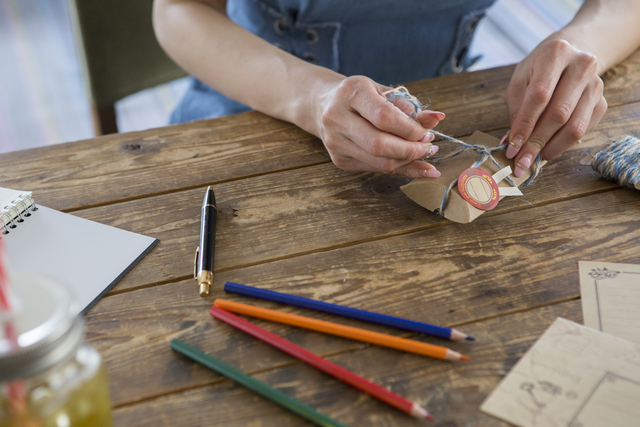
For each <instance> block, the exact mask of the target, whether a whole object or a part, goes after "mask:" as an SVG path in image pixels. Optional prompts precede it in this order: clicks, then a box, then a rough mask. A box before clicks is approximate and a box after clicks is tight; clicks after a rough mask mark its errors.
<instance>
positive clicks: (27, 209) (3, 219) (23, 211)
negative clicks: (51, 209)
mask: <svg viewBox="0 0 640 427" xmlns="http://www.w3.org/2000/svg"><path fill="white" fill-rule="evenodd" d="M37 210H38V207H37V206H36V202H35V201H34V200H33V197H31V196H30V195H28V194H21V195H19V196H18V198H17V199H14V200H12V201H11V202H9V204H7V205H5V206H3V207H2V208H1V209H0V227H2V229H1V230H0V235H3V234H9V230H10V229H14V228H16V227H18V226H17V225H16V223H21V222H24V218H26V217H30V216H31V212H35V211H37Z"/></svg>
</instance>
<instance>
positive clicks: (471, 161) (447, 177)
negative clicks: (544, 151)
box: [400, 131, 546, 223]
mask: <svg viewBox="0 0 640 427" xmlns="http://www.w3.org/2000/svg"><path fill="white" fill-rule="evenodd" d="M445 143H447V142H445ZM466 143H467V144H472V145H479V146H484V147H489V148H491V147H496V146H498V144H499V143H500V140H499V139H497V138H494V137H493V136H491V135H487V134H485V133H482V132H479V131H476V132H474V133H473V135H471V137H470V138H469V139H468V140H467V141H466ZM461 149H464V147H461ZM482 156H483V155H482V153H479V152H478V151H477V150H474V149H467V150H465V151H464V152H462V153H460V154H458V155H456V156H454V157H451V158H448V159H442V160H441V161H439V162H438V163H437V167H438V170H439V171H440V173H441V176H440V177H439V178H417V179H414V180H413V181H411V182H410V183H409V184H407V185H404V186H402V187H400V189H401V190H402V191H403V192H404V193H405V194H406V195H407V196H408V197H409V198H410V199H411V200H413V201H414V202H416V203H417V204H419V205H420V206H422V207H425V208H427V209H429V210H430V211H432V212H439V213H440V215H442V216H444V217H445V218H446V219H448V220H451V221H454V222H459V223H468V222H471V221H473V220H474V219H476V218H477V217H479V216H480V215H482V213H483V212H484V211H485V210H489V209H493V208H494V207H495V206H496V205H497V203H498V201H499V200H502V199H503V198H504V197H505V196H506V195H522V193H520V192H519V191H518V190H517V189H516V187H515V186H514V185H512V184H511V183H510V182H509V181H511V182H513V183H515V184H516V185H517V186H518V187H520V186H521V185H522V184H523V183H525V182H526V181H527V180H528V179H529V177H530V176H531V175H532V173H534V172H533V171H534V170H535V168H534V167H531V168H530V169H529V170H527V172H526V173H525V174H524V175H523V176H521V177H520V178H516V177H515V176H514V175H512V174H510V171H509V173H508V175H509V176H508V178H510V179H507V178H505V179H503V178H502V176H504V175H506V174H507V171H503V172H502V173H500V171H501V170H502V169H503V168H506V167H511V165H512V164H513V160H509V159H507V157H506V156H505V150H496V151H493V152H492V153H491V156H493V159H495V161H496V162H497V163H498V164H499V165H500V167H498V166H496V164H495V163H494V162H493V161H492V160H491V158H490V157H488V158H487V159H485V160H484V161H483V162H482V163H481V164H480V165H477V166H474V165H475V163H476V162H477V161H478V160H480V159H482ZM544 163H546V162H541V164H540V167H541V166H542V165H543V164H544ZM470 168H479V169H482V170H483V171H484V172H488V173H480V175H478V176H477V177H476V178H477V179H469V176H470V175H473V174H477V173H478V170H477V169H476V170H471V171H469V169H470ZM465 171H466V172H465ZM463 172H465V174H464V175H463V176H462V179H460V180H459V178H461V175H462V174H463ZM480 172H482V171H480ZM501 175H502V176H501ZM487 176H488V177H489V180H488V182H487V181H486V179H485V178H486V177H487ZM491 176H494V178H497V179H494V180H493V182H491V181H492V179H491V178H490V177H491ZM456 180H459V182H462V183H464V184H467V185H466V187H465V186H463V192H464V193H465V195H464V197H463V195H462V194H461V192H460V189H459V185H458V183H456V185H453V186H452V187H451V189H450V190H449V194H448V196H447V199H446V203H445V204H444V205H445V208H444V212H440V210H441V208H442V205H443V198H444V195H445V192H446V191H447V188H448V187H449V186H450V184H451V183H452V182H454V181H456ZM470 187H473V188H470ZM467 190H469V191H467ZM476 190H477V191H476ZM465 198H466V199H465ZM468 200H469V201H468ZM474 205H475V206H474ZM476 206H479V207H482V208H479V207H476Z"/></svg>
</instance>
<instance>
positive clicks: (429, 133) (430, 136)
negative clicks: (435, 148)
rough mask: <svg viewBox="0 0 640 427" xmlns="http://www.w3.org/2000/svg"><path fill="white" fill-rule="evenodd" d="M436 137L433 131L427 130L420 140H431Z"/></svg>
mask: <svg viewBox="0 0 640 427" xmlns="http://www.w3.org/2000/svg"><path fill="white" fill-rule="evenodd" d="M435 138H436V136H435V135H434V134H432V133H431V132H427V133H425V134H424V135H422V138H420V142H431V141H433V140H434V139H435Z"/></svg>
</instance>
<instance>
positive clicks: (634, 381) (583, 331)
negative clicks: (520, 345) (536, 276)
mask: <svg viewBox="0 0 640 427" xmlns="http://www.w3.org/2000/svg"><path fill="white" fill-rule="evenodd" d="M480 409H481V410H482V411H483V412H485V413H487V414H489V415H493V416H495V417H497V418H500V419H502V420H505V421H508V422H510V423H513V424H515V425H517V426H521V427H535V426H544V427H611V426H616V427H637V426H638V425H639V420H640V345H638V344H634V343H631V342H628V341H625V340H622V339H620V338H617V337H614V336H611V335H608V334H604V333H602V332H599V331H596V330H594V329H591V328H587V327H586V326H582V325H579V324H577V323H574V322H571V321H569V320H566V319H562V318H558V319H556V321H555V322H554V323H553V324H552V325H551V326H550V327H549V329H547V331H546V332H545V333H544V334H543V335H542V336H541V337H540V339H539V340H538V341H537V342H536V343H535V344H534V345H533V346H532V347H531V348H530V349H529V351H527V353H526V354H525V355H524V356H523V357H522V359H520V361H518V363H517V364H516V365H515V366H514V367H513V369H512V370H511V372H510V373H509V374H508V375H507V376H506V377H505V378H504V379H503V380H502V382H500V385H499V386H498V387H497V388H496V389H495V390H494V391H493V393H492V394H491V395H490V396H489V397H488V398H487V399H486V400H485V401H484V403H483V404H482V406H481V408H480Z"/></svg>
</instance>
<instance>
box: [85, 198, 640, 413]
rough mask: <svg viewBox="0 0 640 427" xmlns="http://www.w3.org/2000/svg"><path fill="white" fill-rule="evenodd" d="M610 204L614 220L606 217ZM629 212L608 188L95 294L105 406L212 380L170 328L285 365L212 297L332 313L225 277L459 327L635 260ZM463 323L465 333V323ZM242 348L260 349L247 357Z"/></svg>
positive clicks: (232, 353) (334, 348)
mask: <svg viewBox="0 0 640 427" xmlns="http://www.w3.org/2000/svg"><path fill="white" fill-rule="evenodd" d="M612 208H613V209H615V210H616V212H617V214H616V215H609V214H608V212H609V211H610V210H611V209H612ZM638 212H640V197H639V196H638V194H637V192H635V191H631V190H617V191H612V192H607V193H602V194H596V195H593V196H590V197H584V198H578V199H571V200H567V201H564V202H561V203H556V204H554V205H551V206H543V207H540V208H534V209H529V210H526V211H522V212H520V211H517V212H511V213H507V214H503V215H496V216H492V217H486V218H483V217H480V218H479V219H478V220H476V221H475V222H474V223H472V224H471V225H470V226H467V227H461V226H459V225H457V224H449V225H447V226H443V227H439V228H436V229H429V230H425V231H422V232H417V233H411V234H406V235H401V236H397V237H393V238H388V239H384V240H377V241H373V242H368V243H364V244H361V245H356V246H351V247H347V248H342V249H338V250H334V251H329V252H323V253H315V254H310V255H306V256H299V257H295V258H291V259H287V260H282V261H278V262H271V263H267V264H261V265H257V266H254V267H250V268H244V269H239V270H232V271H227V272H223V273H220V274H217V275H216V276H215V277H214V279H215V284H214V287H213V290H212V296H211V297H210V298H208V299H202V298H200V297H199V296H198V295H197V292H196V286H195V283H194V281H193V280H192V279H191V280H185V281H183V282H179V283H169V284H166V285H160V286H155V287H151V288H146V289H141V290H139V291H134V292H127V293H123V294H119V295H115V296H112V297H107V298H105V299H103V301H101V302H100V304H98V305H97V306H96V307H95V308H94V309H92V310H91V311H90V312H89V313H88V315H87V319H88V322H87V328H88V333H89V337H90V338H91V340H92V342H93V343H94V345H95V346H96V347H97V348H98V349H99V350H100V351H101V352H102V354H103V355H104V356H105V358H106V361H107V366H108V368H109V374H110V378H111V381H112V384H113V385H114V388H113V399H114V403H115V404H117V405H121V404H124V403H127V402H131V401H137V400H140V399H146V398H148V397H149V396H155V395H157V394H165V393H171V392H175V391H178V390H181V389H184V388H189V387H194V386H199V385H202V383H201V381H204V382H205V383H206V382H207V381H211V378H212V377H209V378H205V377H197V378H194V377H192V376H190V375H185V374H184V373H183V372H181V371H176V370H174V367H173V364H174V363H175V362H174V361H173V358H172V357H171V356H170V351H169V349H168V346H167V344H168V342H169V340H170V339H171V338H174V337H176V336H178V335H180V336H187V337H189V339H190V340H191V342H197V343H199V344H200V346H201V347H203V348H207V349H208V350H209V349H211V350H212V349H215V350H216V351H217V352H218V354H220V355H224V356H225V357H229V358H233V359H234V360H236V361H237V362H236V363H237V365H238V367H239V368H240V369H243V370H245V371H250V372H254V371H259V370H262V369H267V368H271V367H273V366H278V365H280V364H282V363H285V362H284V359H283V358H282V356H280V355H278V354H277V353H274V352H269V351H268V349H264V346H259V345H257V344H256V343H255V341H253V340H249V341H247V340H243V339H242V337H241V335H242V334H240V335H238V333H233V332H230V331H229V330H228V329H220V328H219V327H217V326H216V323H217V322H214V321H212V320H211V319H210V317H209V314H208V308H209V307H210V305H211V304H212V302H213V300H214V298H217V297H227V298H228V299H232V300H240V301H244V302H250V303H253V304H257V305H262V306H267V307H278V308H279V309H284V310H286V311H292V312H296V313H299V314H300V313H303V314H306V315H312V316H313V317H318V318H325V319H329V318H332V317H331V316H329V315H323V314H316V313H312V314H309V312H306V311H305V310H300V309H292V308H289V307H285V308H283V307H280V306H277V305H275V304H270V303H264V302H261V301H256V300H251V299H246V298H244V299H243V298H241V297H237V296H229V295H225V294H224V293H223V292H222V284H223V283H224V281H226V280H229V281H235V282H239V283H245V284H250V285H254V286H260V287H264V288H269V289H274V290H279V291H284V292H291V293H295V294H297V295H302V296H307V297H311V298H316V299H320V300H325V301H330V302H337V303H341V304H345V305H350V306H354V307H358V308H362V309H367V310H373V311H379V312H383V313H388V314H391V315H397V316H401V317H407V318H412V319H415V320H420V321H426V322H429V323H436V324H442V325H460V324H468V323H470V322H475V321H478V320H481V319H484V318H488V317H493V316H499V315H504V314H508V313H513V312H520V311H524V310H528V309H531V308H533V307H538V306H542V305H548V304H552V303H556V302H559V301H566V300H569V299H573V298H577V297H578V295H579V285H578V267H577V261H579V260H587V261H588V260H600V261H610V262H626V263H638V262H640V228H638V226H637V225H638ZM434 242H437V244H434ZM333 319H336V318H332V320H333ZM337 321H339V322H341V323H349V324H358V325H362V324H360V323H359V322H355V323H354V322H350V321H348V320H346V319H337ZM262 324H265V323H262ZM266 325H267V328H268V329H270V330H274V331H276V332H277V333H284V332H283V331H286V333H284V335H285V336H287V337H288V338H290V339H292V340H294V341H296V342H298V343H302V344H303V346H305V347H307V348H309V349H310V350H312V351H315V352H318V353H321V354H331V353H334V352H338V351H345V350H348V349H352V348H354V347H357V346H358V344H354V343H352V342H350V341H348V340H342V339H338V338H331V337H326V336H324V335H321V334H308V333H306V332H304V331H297V330H295V329H294V330H291V328H287V327H280V326H274V325H271V324H268V323H267V324H266ZM365 327H367V328H372V326H371V325H365ZM373 328H374V329H376V328H375V327H373ZM462 329H463V330H465V331H466V326H465V327H464V328H462ZM377 330H382V331H390V330H389V329H384V328H381V329H377ZM225 331H226V332H225ZM393 333H396V334H397V333H399V332H397V331H396V332H393ZM305 337H306V338H305ZM424 339H426V340H427V341H430V342H436V343H440V344H442V343H443V341H442V340H437V339H432V338H424ZM447 344H449V343H448V342H447ZM451 345H452V346H453V347H454V348H456V349H457V350H460V348H458V347H455V346H456V345H459V344H456V343H451ZM462 348H464V347H462ZM252 354H261V356H260V357H259V358H255V357H251V356H248V355H252ZM243 355H247V356H243Z"/></svg>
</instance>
